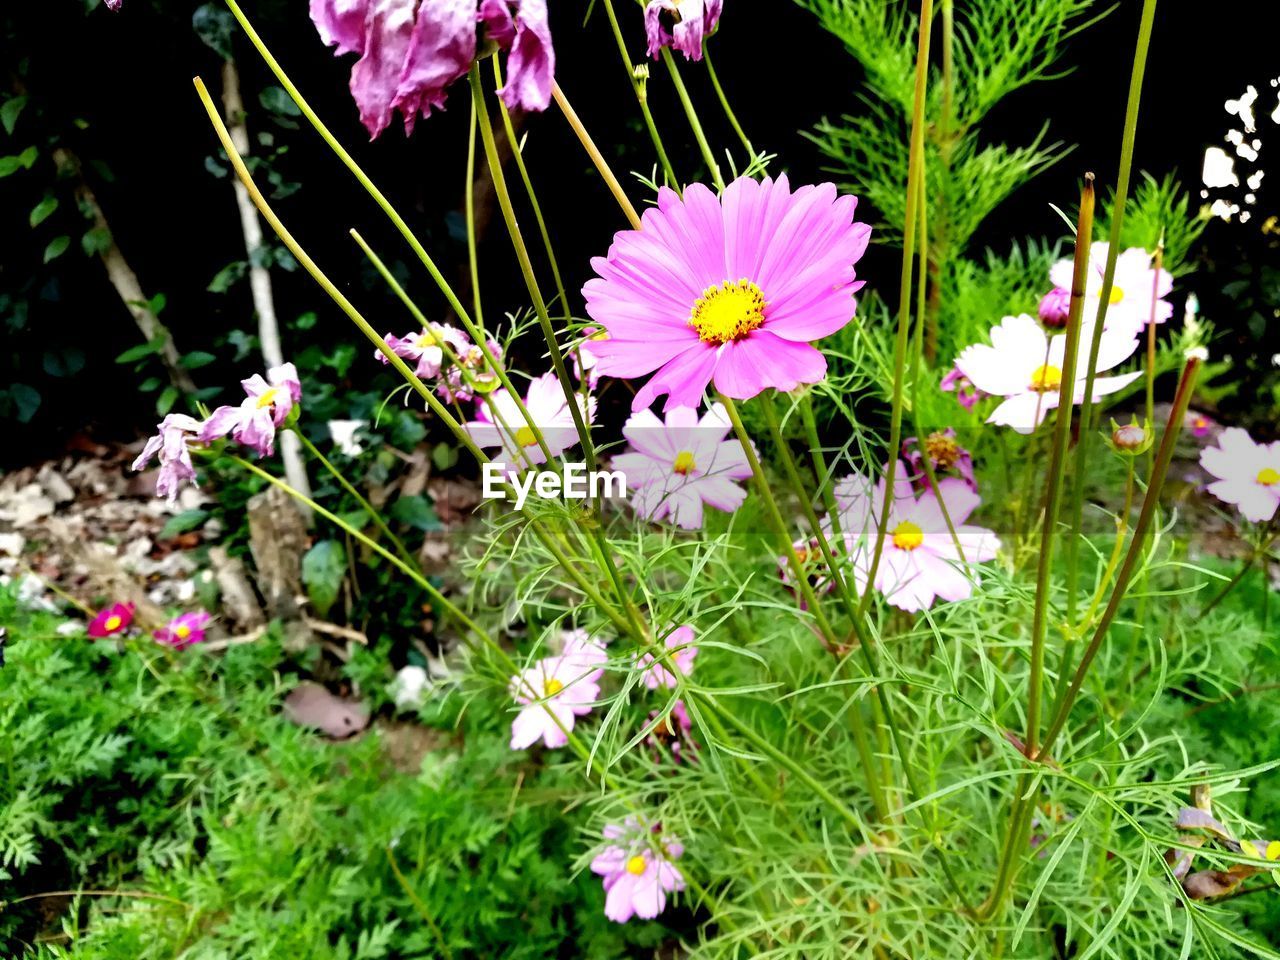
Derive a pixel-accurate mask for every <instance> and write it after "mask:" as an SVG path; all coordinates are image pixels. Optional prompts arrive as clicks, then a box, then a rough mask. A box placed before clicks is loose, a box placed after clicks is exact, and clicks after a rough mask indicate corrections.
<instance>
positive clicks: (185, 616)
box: [155, 610, 213, 650]
mask: <svg viewBox="0 0 1280 960" xmlns="http://www.w3.org/2000/svg"><path fill="white" fill-rule="evenodd" d="M212 619H213V617H212V616H211V615H210V614H208V613H205V612H204V611H203V610H196V611H194V612H192V613H182V614H179V615H178V616H176V617H174V618H173V619H172V620H170V621H169V623H168V624H167V625H166V626H164V627H161V628H160V629H159V630H157V631H156V633H155V637H156V641H157V642H159V643H163V644H165V645H167V646H170V647H173V648H175V649H177V650H181V649H182V648H184V647H190V646H192V645H194V644H197V643H204V631H205V627H207V626H209V622H210V621H211V620H212Z"/></svg>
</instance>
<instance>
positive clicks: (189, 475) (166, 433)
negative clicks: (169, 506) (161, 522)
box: [133, 413, 201, 503]
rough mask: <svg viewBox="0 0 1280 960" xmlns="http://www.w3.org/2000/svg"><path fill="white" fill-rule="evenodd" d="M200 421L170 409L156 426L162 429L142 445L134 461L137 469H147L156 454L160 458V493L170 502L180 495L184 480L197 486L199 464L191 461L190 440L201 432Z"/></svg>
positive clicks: (134, 467)
mask: <svg viewBox="0 0 1280 960" xmlns="http://www.w3.org/2000/svg"><path fill="white" fill-rule="evenodd" d="M200 426H201V425H200V422H199V421H197V420H196V419H195V418H194V417H188V416H187V415H186V414H183V413H170V414H168V415H167V416H166V417H165V418H164V419H163V420H161V421H160V423H159V424H157V426H156V430H157V431H158V432H157V433H156V435H155V436H154V437H152V438H151V439H150V440H148V441H147V443H146V446H144V447H143V448H142V453H140V454H139V455H138V459H136V460H134V461H133V469H134V470H144V469H146V466H147V464H148V463H150V462H151V459H152V458H153V457H158V458H159V460H160V473H159V475H158V476H157V477H156V496H158V497H165V498H166V499H168V501H169V502H170V503H173V502H174V501H175V500H177V499H178V491H179V489H181V487H182V485H183V484H184V483H190V484H191V485H192V486H195V482H196V468H195V464H193V463H192V462H191V450H190V448H189V447H188V446H187V443H188V441H191V440H195V439H196V437H197V435H198V434H199V433H200Z"/></svg>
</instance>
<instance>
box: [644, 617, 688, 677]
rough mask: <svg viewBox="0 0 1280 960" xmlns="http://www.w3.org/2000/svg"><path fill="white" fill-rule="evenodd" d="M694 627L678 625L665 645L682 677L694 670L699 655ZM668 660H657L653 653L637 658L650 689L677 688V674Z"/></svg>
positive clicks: (668, 636)
mask: <svg viewBox="0 0 1280 960" xmlns="http://www.w3.org/2000/svg"><path fill="white" fill-rule="evenodd" d="M693 639H694V633H693V627H690V626H683V627H676V628H675V629H674V630H672V631H671V632H670V633H669V634H667V639H666V640H665V641H664V643H663V645H664V646H665V647H666V648H667V649H668V650H670V651H671V654H670V658H671V661H672V662H673V663H674V665H675V669H676V671H677V672H678V673H679V674H680V678H681V679H686V678H688V676H689V674H690V673H691V672H693V661H694V659H695V658H696V657H697V656H698V648H697V647H695V646H694V645H693ZM666 663H667V661H665V660H657V659H655V658H654V656H653V654H651V653H646V654H643V655H642V656H641V657H639V658H638V659H637V660H636V666H637V667H639V668H640V669H641V670H643V671H644V674H643V676H642V677H641V679H642V680H643V682H644V685H645V686H646V687H648V688H649V689H650V690H657V689H658V688H659V687H669V688H671V689H673V690H674V689H675V687H676V685H677V682H678V681H677V679H676V674H675V673H674V672H672V671H671V670H670V669H668V668H667V665H666Z"/></svg>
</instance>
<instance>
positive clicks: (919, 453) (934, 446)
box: [902, 427, 978, 490]
mask: <svg viewBox="0 0 1280 960" xmlns="http://www.w3.org/2000/svg"><path fill="white" fill-rule="evenodd" d="M902 455H903V457H905V458H906V461H907V464H908V465H909V466H910V467H911V479H912V481H913V482H914V483H915V485H916V488H917V489H919V490H926V489H928V488H929V475H928V474H927V473H926V472H925V469H924V459H925V457H928V458H929V466H930V467H932V468H933V473H934V476H935V477H939V478H941V477H942V476H945V475H949V474H954V475H955V476H958V477H959V478H960V479H961V480H963V481H964V482H965V483H967V484H968V485H969V487H970V489H972V490H977V489H978V480H977V478H976V477H975V476H974V474H973V456H972V455H971V454H970V453H969V451H968V450H966V449H965V448H964V447H962V446H960V444H958V443H956V432H955V430H954V429H952V428H951V427H947V429H945V430H935V431H934V432H933V433H931V434H929V435H928V436H927V437H925V438H924V444H923V445H921V443H920V441H919V440H918V439H917V438H915V437H907V439H906V440H904V441H902Z"/></svg>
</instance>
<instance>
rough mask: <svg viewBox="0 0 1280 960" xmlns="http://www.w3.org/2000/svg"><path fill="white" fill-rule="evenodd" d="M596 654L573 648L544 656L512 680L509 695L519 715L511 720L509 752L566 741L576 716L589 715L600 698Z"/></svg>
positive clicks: (560, 743) (601, 671) (562, 744)
mask: <svg viewBox="0 0 1280 960" xmlns="http://www.w3.org/2000/svg"><path fill="white" fill-rule="evenodd" d="M596 656H597V654H595V653H594V652H591V651H588V650H586V649H584V648H583V647H574V648H570V649H568V650H565V651H564V652H562V653H561V654H560V655H559V656H556V657H544V658H543V659H541V660H539V661H537V662H536V663H534V664H533V666H531V667H529V668H528V669H526V670H524V671H522V672H521V673H519V674H518V675H516V676H514V677H512V678H511V695H512V697H514V698H515V701H516V703H517V704H519V705H520V707H521V709H520V712H519V713H517V714H516V718H515V719H514V720H512V721H511V749H512V750H523V749H525V748H526V747H530V746H532V745H533V744H534V743H536V742H537V741H539V740H541V741H542V742H543V743H544V744H546V745H547V747H548V748H549V749H556V748H557V747H563V746H564V745H565V744H566V743H568V742H569V736H568V734H569V733H570V732H571V731H572V730H573V725H574V722H575V721H576V720H577V718H578V717H585V716H586V715H587V714H589V713H590V712H591V708H592V707H593V706H594V705H595V702H596V701H597V700H599V699H600V678H601V677H602V676H604V668H603V667H602V666H599V665H598V662H597V661H596V660H595V657H596Z"/></svg>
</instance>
